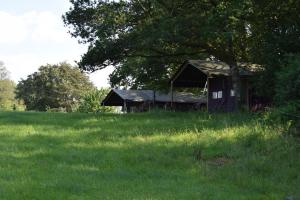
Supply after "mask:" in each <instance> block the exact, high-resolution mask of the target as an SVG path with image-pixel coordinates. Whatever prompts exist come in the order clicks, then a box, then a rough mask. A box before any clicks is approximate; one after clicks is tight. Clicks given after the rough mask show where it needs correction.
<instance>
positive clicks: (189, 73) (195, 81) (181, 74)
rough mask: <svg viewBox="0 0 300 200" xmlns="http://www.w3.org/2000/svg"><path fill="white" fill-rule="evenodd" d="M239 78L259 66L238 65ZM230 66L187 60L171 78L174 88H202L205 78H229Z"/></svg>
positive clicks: (217, 62) (219, 62)
mask: <svg viewBox="0 0 300 200" xmlns="http://www.w3.org/2000/svg"><path fill="white" fill-rule="evenodd" d="M238 67H239V71H240V76H250V75H252V74H253V72H255V71H258V70H259V69H260V66H259V65H257V64H250V63H238ZM230 75H231V69H230V66H229V65H228V64H226V63H224V62H221V61H207V60H187V61H185V62H184V63H183V64H182V65H181V67H180V68H179V69H178V70H177V72H176V73H175V74H174V75H173V76H172V78H171V80H170V81H173V83H174V86H175V87H180V86H183V87H204V85H205V82H206V79H207V77H212V76H230Z"/></svg>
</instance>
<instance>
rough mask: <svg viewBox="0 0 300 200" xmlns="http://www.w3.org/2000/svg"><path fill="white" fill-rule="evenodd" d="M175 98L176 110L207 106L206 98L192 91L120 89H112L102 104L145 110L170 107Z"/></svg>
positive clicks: (174, 106) (128, 109)
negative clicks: (172, 92) (167, 91)
mask: <svg viewBox="0 0 300 200" xmlns="http://www.w3.org/2000/svg"><path fill="white" fill-rule="evenodd" d="M172 100H173V108H174V109H176V110H193V109H200V108H202V107H204V106H206V98H205V97H203V96H197V95H194V94H191V93H185V92H176V93H174V94H173V98H172V96H171V94H170V93H169V94H166V93H164V92H161V91H153V90H120V89H112V90H111V91H110V92H109V93H108V95H107V96H106V97H105V99H104V100H103V101H102V103H101V105H102V106H122V108H123V111H125V112H143V111H148V110H150V109H151V108H154V107H158V108H164V109H167V108H170V106H171V102H172Z"/></svg>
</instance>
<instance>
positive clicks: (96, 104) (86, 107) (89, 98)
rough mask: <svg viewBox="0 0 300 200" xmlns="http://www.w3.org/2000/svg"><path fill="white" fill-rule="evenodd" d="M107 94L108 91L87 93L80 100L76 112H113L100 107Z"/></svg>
mask: <svg viewBox="0 0 300 200" xmlns="http://www.w3.org/2000/svg"><path fill="white" fill-rule="evenodd" d="M108 93H109V89H104V88H101V89H94V90H91V91H89V92H87V93H86V94H85V95H83V97H82V98H81V100H80V103H79V107H78V111H79V112H86V113H99V112H113V111H114V109H113V108H112V107H107V106H105V107H104V106H101V105H100V103H101V102H102V100H103V99H104V98H105V97H106V95H107V94H108Z"/></svg>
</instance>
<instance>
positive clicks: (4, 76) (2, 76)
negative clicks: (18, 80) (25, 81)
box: [0, 61, 9, 80]
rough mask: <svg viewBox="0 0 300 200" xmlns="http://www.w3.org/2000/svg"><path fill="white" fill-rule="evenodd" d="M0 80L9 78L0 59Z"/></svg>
mask: <svg viewBox="0 0 300 200" xmlns="http://www.w3.org/2000/svg"><path fill="white" fill-rule="evenodd" d="M0 80H9V71H8V70H7V69H6V67H5V65H4V62H2V61H0Z"/></svg>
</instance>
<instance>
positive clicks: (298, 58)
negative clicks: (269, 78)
mask: <svg viewBox="0 0 300 200" xmlns="http://www.w3.org/2000/svg"><path fill="white" fill-rule="evenodd" d="M285 63H286V64H285V65H284V66H283V67H282V69H281V70H280V71H279V72H278V73H277V74H276V85H275V91H276V94H275V103H276V104H277V105H288V104H290V102H298V103H299V100H300V55H289V56H287V58H286V61H285ZM292 104H294V103H292Z"/></svg>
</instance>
